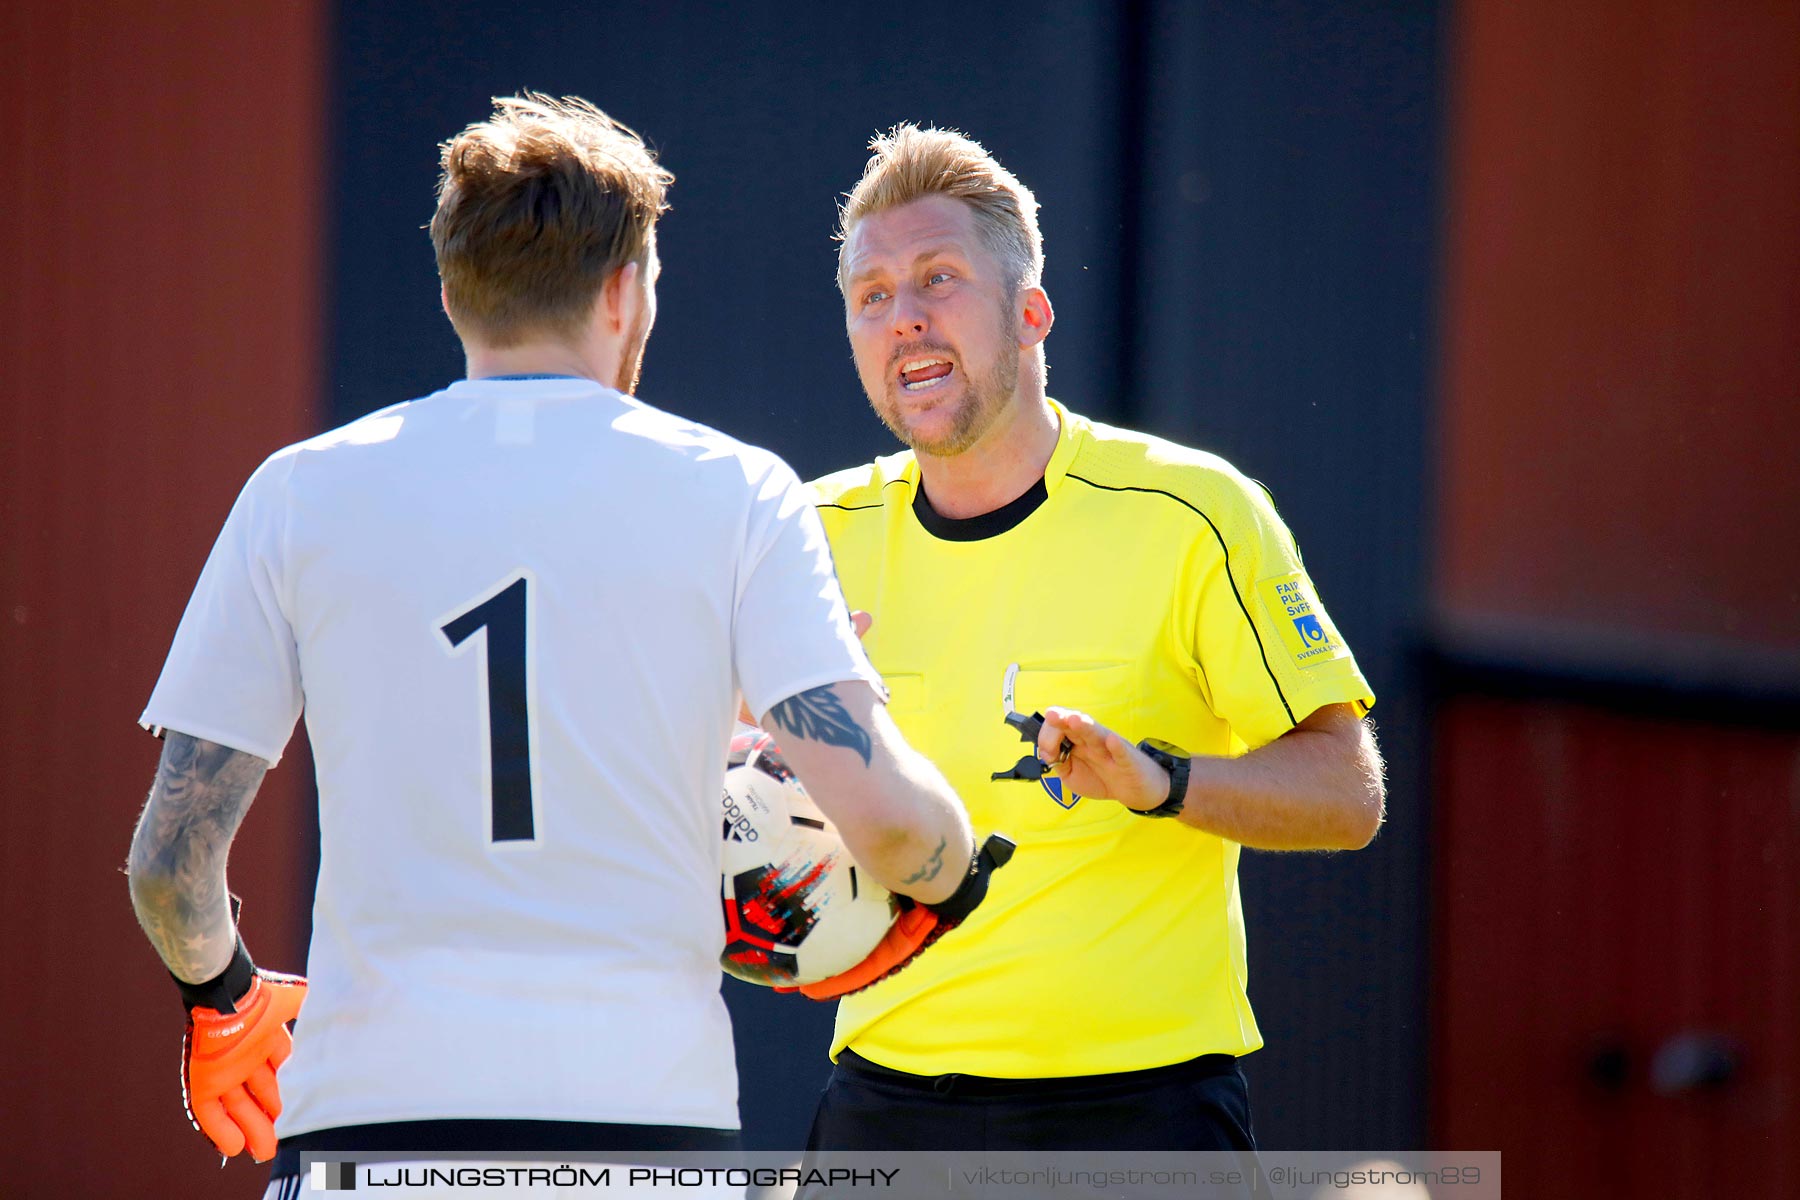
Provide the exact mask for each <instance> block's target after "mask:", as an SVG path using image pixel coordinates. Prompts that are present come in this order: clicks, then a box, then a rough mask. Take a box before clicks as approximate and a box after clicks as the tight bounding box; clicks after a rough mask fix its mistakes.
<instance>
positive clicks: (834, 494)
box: [810, 450, 913, 512]
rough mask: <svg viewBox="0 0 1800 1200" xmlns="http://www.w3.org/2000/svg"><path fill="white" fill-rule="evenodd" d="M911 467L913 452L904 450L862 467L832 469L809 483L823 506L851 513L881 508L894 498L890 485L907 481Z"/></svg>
mask: <svg viewBox="0 0 1800 1200" xmlns="http://www.w3.org/2000/svg"><path fill="white" fill-rule="evenodd" d="M912 468H913V453H912V451H911V450H902V451H901V452H899V453H898V454H888V455H884V456H882V457H881V458H878V459H876V460H875V461H874V462H869V463H863V464H862V465H861V466H856V467H848V468H846V469H844V470H842V471H833V472H832V473H831V474H829V475H824V476H821V477H820V478H818V479H815V480H813V482H812V484H811V485H810V486H811V487H812V491H813V497H814V501H815V503H817V504H818V506H819V507H820V508H830V509H843V510H846V511H849V512H855V511H857V510H859V509H865V508H880V507H881V506H882V504H883V503H885V502H886V501H887V500H889V499H890V498H891V497H890V496H889V494H888V491H887V489H888V487H889V486H891V485H893V484H900V483H905V482H906V480H907V478H908V476H909V474H910V471H911V469H912Z"/></svg>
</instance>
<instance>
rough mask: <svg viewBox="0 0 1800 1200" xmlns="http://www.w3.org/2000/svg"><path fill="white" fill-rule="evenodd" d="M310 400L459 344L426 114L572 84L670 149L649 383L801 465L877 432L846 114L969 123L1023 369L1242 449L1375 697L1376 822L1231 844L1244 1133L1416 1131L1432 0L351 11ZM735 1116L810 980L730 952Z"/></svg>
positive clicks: (373, 388)
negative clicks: (1247, 1033)
mask: <svg viewBox="0 0 1800 1200" xmlns="http://www.w3.org/2000/svg"><path fill="white" fill-rule="evenodd" d="M339 23H340V32H339V37H338V41H337V61H336V101H335V103H336V112H335V118H334V119H335V127H336V137H335V141H334V144H335V146H336V148H337V153H338V156H339V158H338V162H339V166H340V171H339V187H338V191H337V194H336V206H335V214H334V215H335V234H334V239H333V240H334V245H335V249H336V255H337V261H338V270H337V277H336V284H335V288H334V291H333V303H332V306H331V316H332V323H333V337H334V340H335V347H336V353H335V358H334V362H333V370H332V380H331V384H332V393H331V403H332V409H333V413H334V416H335V417H336V418H337V419H348V418H351V417H354V416H356V415H359V414H361V413H363V412H366V411H369V410H371V409H373V408H376V407H380V406H382V405H385V404H389V403H392V402H394V401H396V400H399V399H404V398H406V397H408V396H411V395H415V394H419V393H422V392H425V391H429V390H431V389H434V388H436V387H439V386H442V385H443V384H444V383H445V382H447V381H448V380H450V379H452V378H455V377H457V376H458V375H460V373H461V360H460V355H459V353H458V350H457V346H456V343H455V340H454V338H453V336H452V333H451V330H450V328H449V326H448V324H447V323H446V322H445V321H444V320H443V318H442V316H441V314H440V313H438V311H437V310H436V305H435V296H436V290H437V285H436V280H435V276H434V273H433V268H432V262H431V255H430V248H429V243H428V241H427V240H426V238H425V235H424V234H423V233H422V232H421V230H420V226H421V225H423V224H424V223H425V221H426V220H427V219H428V218H429V216H430V213H431V208H432V186H433V182H434V178H435V172H436V161H435V153H434V150H433V146H434V143H436V142H437V141H439V140H440V139H442V138H444V137H446V136H448V135H450V134H451V133H453V132H454V131H455V130H457V129H458V128H460V127H461V126H462V125H463V124H465V123H466V122H468V121H470V120H474V119H477V118H479V117H480V116H482V115H484V113H485V111H486V102H487V98H488V97H489V96H491V95H494V94H497V93H505V92H512V91H515V90H518V89H520V88H523V87H532V88H536V89H539V90H544V91H550V92H574V93H578V94H581V95H584V96H587V97H588V98H590V99H592V100H594V101H595V102H596V103H598V104H600V105H601V106H602V107H603V108H606V109H607V110H608V111H610V112H612V113H614V114H615V115H616V116H619V117H621V118H622V119H624V120H626V121H627V122H629V123H631V124H633V125H635V126H637V127H638V128H640V129H641V130H643V131H644V132H645V133H646V134H647V135H648V136H649V137H650V139H651V140H652V141H653V142H654V143H655V144H656V145H657V146H658V147H659V148H660V150H661V152H662V154H663V157H664V161H665V162H666V164H667V165H668V166H669V167H670V168H671V169H673V170H674V171H675V173H676V175H677V177H678V179H677V183H676V186H675V190H674V193H673V201H674V205H675V208H674V211H673V212H671V213H670V214H669V216H668V218H667V219H666V220H665V222H664V224H663V226H662V229H661V231H660V236H659V247H660V250H661V253H662V255H663V259H664V265H665V270H664V274H663V279H662V283H661V285H660V288H659V292H660V301H661V309H660V313H659V316H658V325H657V332H656V336H655V337H654V338H652V340H651V343H650V351H649V356H648V358H647V361H646V367H645V376H644V384H643V389H642V391H643V395H644V398H645V399H646V400H648V401H650V402H652V403H655V404H658V405H661V406H662V407H665V408H669V409H672V410H674V411H677V412H680V413H682V414H684V415H687V416H691V417H694V418H696V419H698V420H701V421H705V422H707V423H710V424H713V425H716V426H718V427H719V428H722V429H724V430H726V431H728V432H731V433H734V434H737V435H739V436H742V437H745V438H747V439H749V440H753V441H758V442H761V443H764V444H766V445H769V446H772V447H773V448H774V449H776V450H778V451H779V452H781V453H782V454H784V455H785V456H787V457H788V458H789V460H790V461H791V462H793V463H794V465H795V466H796V467H797V468H798V469H799V470H800V471H801V473H802V474H816V473H820V472H823V471H825V470H828V469H833V468H836V467H840V466H844V465H848V464H850V463H853V462H856V461H859V460H862V459H866V458H868V457H871V456H872V455H874V454H877V453H885V452H887V451H889V450H890V449H892V448H893V447H892V443H891V442H890V441H889V439H888V437H887V435H886V433H885V432H884V431H883V430H882V429H881V427H880V426H879V424H878V423H877V422H876V421H875V419H874V418H873V417H872V416H871V415H870V414H869V413H868V410H867V406H866V403H865V402H864V400H863V399H862V396H861V393H860V390H859V389H858V386H857V383H856V380H855V377H854V375H853V373H852V372H851V370H850V367H849V356H848V351H847V347H846V344H845V342H844V338H843V328H842V312H841V309H840V307H839V302H838V297H837V293H836V290H835V287H834V283H833V266H834V253H835V250H834V244H833V243H832V242H831V241H830V240H829V234H830V231H831V228H832V224H833V213H834V210H833V203H834V199H835V197H836V196H837V195H838V194H839V193H841V192H842V191H844V190H845V189H847V188H848V187H849V186H850V185H851V184H852V183H853V182H854V180H855V178H856V176H857V174H858V173H859V172H860V170H861V166H862V163H863V161H864V159H865V157H866V153H865V151H864V148H863V147H864V143H865V142H866V140H867V138H868V137H869V135H870V134H871V133H873V132H875V131H876V130H877V129H879V128H882V127H885V126H887V125H889V124H891V123H892V122H894V121H897V120H901V119H912V120H918V121H921V122H935V123H939V124H947V125H954V126H958V127H961V128H963V129H965V130H966V131H968V132H970V133H971V134H973V135H974V136H976V137H977V138H978V139H980V140H981V141H983V142H984V143H985V144H986V145H987V146H988V147H989V148H990V149H992V150H993V151H994V152H995V153H996V154H997V155H998V156H999V157H1000V159H1001V160H1002V161H1003V162H1005V163H1006V164H1007V165H1008V166H1009V167H1011V168H1012V169H1013V170H1014V171H1015V172H1017V173H1018V175H1019V176H1020V177H1021V178H1022V179H1024V180H1025V182H1026V183H1027V184H1029V185H1030V186H1031V187H1032V188H1033V189H1034V190H1035V191H1036V192H1037V194H1038V196H1039V199H1040V200H1041V201H1042V202H1043V204H1044V211H1043V224H1044V231H1045V235H1046V244H1047V253H1048V269H1047V274H1046V287H1047V289H1048V291H1049V292H1050V295H1051V297H1052V299H1053V301H1054V303H1055V305H1056V308H1057V318H1058V319H1057V327H1056V332H1055V334H1054V336H1053V337H1052V339H1051V342H1050V347H1049V358H1050V363H1051V368H1052V370H1051V391H1052V393H1053V394H1054V395H1056V396H1057V397H1058V398H1059V399H1062V400H1064V401H1066V402H1068V403H1069V404H1071V405H1072V406H1074V407H1075V408H1077V409H1078V410H1080V411H1082V412H1085V413H1087V414H1089V415H1091V416H1095V417H1099V418H1102V419H1113V420H1120V421H1124V422H1127V423H1132V424H1136V425H1139V426H1141V427H1143V428H1147V429H1150V430H1152V431H1154V432H1158V433H1163V434H1167V435H1169V436H1173V437H1176V438H1178V439H1180V440H1183V441H1187V442H1190V443H1193V444H1198V445H1201V446H1204V447H1207V448H1209V449H1214V450H1217V451H1220V452H1221V453H1224V454H1225V455H1227V456H1228V457H1231V458H1233V459H1234V460H1235V461H1237V462H1238V463H1239V465H1240V466H1242V467H1244V469H1246V470H1247V471H1249V472H1250V473H1251V474H1253V475H1256V476H1257V477H1258V478H1260V479H1262V480H1263V481H1264V482H1265V483H1267V484H1268V485H1269V486H1270V487H1271V488H1272V489H1273V490H1274V493H1275V495H1276V497H1277V499H1278V500H1279V501H1280V503H1281V505H1282V508H1283V511H1284V513H1285V514H1286V515H1287V516H1288V518H1289V520H1290V522H1291V523H1292V525H1293V526H1294V528H1295V531H1296V533H1297V534H1298V536H1299V537H1300V540H1301V544H1302V545H1303V546H1304V547H1305V548H1306V549H1307V551H1308V554H1309V558H1308V562H1309V565H1310V566H1311V568H1312V570H1313V572H1314V575H1315V578H1316V580H1317V582H1318V584H1319V587H1320V589H1321V591H1322V592H1323V594H1324V596H1325V597H1326V600H1327V603H1328V604H1329V605H1330V607H1331V609H1332V612H1333V615H1334V617H1335V618H1336V619H1337V622H1338V624H1339V625H1340V626H1341V627H1342V628H1343V630H1344V631H1345V633H1346V635H1347V636H1348V637H1349V638H1350V639H1351V641H1352V644H1353V645H1356V646H1357V647H1359V650H1360V653H1359V657H1360V658H1361V659H1362V661H1363V663H1364V666H1365V669H1366V670H1367V672H1368V674H1369V675H1370V678H1371V681H1372V682H1373V683H1374V686H1375V688H1376V690H1377V691H1378V692H1379V693H1380V694H1381V696H1382V707H1381V708H1380V709H1378V714H1379V716H1380V717H1381V720H1382V724H1383V730H1384V738H1385V739H1386V744H1387V746H1388V749H1389V753H1390V757H1391V758H1392V760H1393V767H1394V796H1393V811H1394V813H1395V819H1394V821H1393V824H1392V827H1391V828H1390V829H1389V831H1388V832H1387V833H1385V834H1384V835H1383V838H1382V840H1381V842H1379V843H1378V848H1377V849H1375V850H1373V851H1369V852H1365V853H1364V854H1360V855H1355V856H1343V857H1339V858H1326V857H1320V856H1271V855H1256V856H1250V857H1249V858H1248V859H1247V861H1246V865H1245V868H1244V878H1245V890H1246V896H1247V900H1246V905H1247V909H1248V914H1249V921H1250V925H1251V964H1252V966H1251V971H1252V983H1251V995H1252V999H1253V1000H1254V1002H1255V1003H1256V1005H1257V1009H1258V1012H1259V1015H1260V1017H1261V1020H1262V1022H1263V1027H1264V1031H1265V1034H1266V1035H1267V1036H1268V1039H1269V1047H1268V1048H1267V1049H1265V1050H1263V1051H1261V1052H1259V1053H1258V1054H1257V1055H1255V1056H1254V1057H1253V1058H1252V1059H1250V1060H1249V1066H1248V1069H1249V1074H1250V1075H1251V1078H1252V1086H1253V1087H1254V1088H1255V1089H1256V1093H1257V1099H1258V1105H1259V1108H1258V1121H1259V1126H1260V1131H1261V1132H1262V1134H1263V1136H1264V1138H1265V1140H1266V1141H1267V1142H1268V1143H1269V1144H1271V1145H1274V1146H1307V1147H1326V1146H1349V1145H1356V1144H1360V1145H1389V1146H1410V1145H1415V1144H1419V1143H1420V1142H1421V1141H1422V1128H1421V1120H1422V1118H1421V1111H1422V1104H1423V1100H1422V1084H1421V1080H1420V1075H1419V1071H1420V1069H1421V1066H1422V1037H1423V1033H1422V1030H1421V1026H1420V1008H1421V1004H1422V998H1421V995H1420V993H1419V986H1420V978H1419V975H1420V972H1421V970H1422V967H1421V966H1420V965H1419V963H1420V952H1421V934H1420V916H1419V910H1418V905H1419V903H1420V899H1419V897H1420V894H1421V892H1422V888H1421V886H1420V884H1421V880H1422V877H1423V876H1422V869H1421V866H1420V864H1419V861H1418V859H1419V847H1420V845H1421V842H1420V840H1419V821H1420V811H1419V809H1420V803H1421V801H1420V798H1419V795H1418V786H1417V784H1418V772H1417V768H1416V759H1417V745H1418V740H1417V737H1416V735H1415V733H1414V732H1413V730H1414V728H1415V727H1416V724H1417V721H1418V711H1417V701H1416V688H1415V687H1414V686H1413V682H1412V680H1411V679H1410V677H1409V676H1408V674H1407V673H1406V671H1405V668H1404V665H1403V664H1404V657H1403V656H1402V655H1401V654H1400V653H1399V649H1400V647H1401V645H1402V641H1403V638H1404V635H1405V632H1406V631H1407V630H1408V629H1409V628H1411V626H1412V624H1413V623H1414V620H1415V616H1416V613H1415V600H1416V598H1417V596H1418V595H1419V594H1420V593H1421V591H1422V583H1421V580H1420V577H1419V570H1420V565H1419V564H1420V554H1419V548H1418V547H1419V538H1418V533H1417V518H1418V509H1419V501H1420V494H1419V489H1420V484H1419V480H1420V479H1421V478H1422V476H1423V469H1422V462H1421V457H1420V453H1421V452H1420V443H1421V432H1420V431H1421V429H1422V428H1423V423H1424V406H1425V396H1424V390H1425V381H1426V378H1427V373H1428V371H1427V363H1428V355H1429V342H1430V338H1429V329H1428V322H1427V313H1428V309H1429V292H1430V284H1429V279H1430V254H1431V243H1432V229H1433V216H1432V210H1431V207H1430V206H1431V201H1432V173H1433V163H1434V136H1435V135H1434V121H1433V118H1432V114H1431V107H1432V103H1433V97H1434V95H1435V87H1436V83H1435V69H1436V68H1435V61H1436V36H1437V24H1438V19H1437V16H1436V9H1435V7H1434V6H1430V5H1415V6H1388V5H1374V4H1356V5H1343V6H1318V5H1307V4H1299V3H1266V4H1255V5H1207V6H1201V5H1188V4H1181V3H1175V2H1173V0H1166V2H1161V3H1158V2H1154V0H1131V2H1128V3H1123V4H1100V3H1076V2H1071V0H1053V2H1051V3H1036V4H1030V5H1027V4H1021V3H1001V4H992V5H981V6H968V5H962V4H944V3H923V4H914V5H910V6H906V7H904V8H899V9H870V8H865V7H861V6H839V5H816V4H801V5H787V6H782V7H780V8H779V9H777V8H774V7H769V8H765V9H763V10H762V11H761V12H755V13H747V12H745V11H743V10H742V9H740V8H738V7H737V6H731V5H724V4H717V5H705V4H692V3H688V4H669V5H661V6H656V7H654V8H652V7H650V6H640V5H628V4H605V3H602V4H594V5H590V6H586V7H581V8H571V7H569V6H564V5H555V6H552V5H522V6H511V7H508V8H506V9H504V10H496V9H494V8H493V7H492V6H487V5H477V4H474V3H469V2H467V0H458V2H453V3H445V4H439V5H436V6H434V7H433V8H431V9H430V10H429V14H428V15H427V14H425V13H423V12H422V11H421V10H420V9H418V8H417V7H415V6H412V5H392V4H355V5H344V6H343V11H342V12H341V13H340V18H339ZM728 996H729V999H730V1001H731V1003H732V1006H733V1009H734V1014H735V1018H736V1021H737V1028H738V1034H739V1058H740V1063H741V1065H742V1067H743V1071H744V1091H745V1096H746V1098H747V1102H746V1104H745V1121H746V1132H747V1136H748V1138H749V1139H750V1140H751V1142H752V1143H753V1144H763V1145H780V1146H789V1147H791V1146H795V1145H797V1144H798V1143H799V1141H800V1140H801V1138H802V1136H803V1134H804V1130H805V1122H806V1119H807V1117H808V1115H809V1114H810V1110H811V1106H812V1102H813V1096H814V1092H815V1090H816V1087H817V1086H818V1084H819V1083H820V1082H822V1079H823V1076H824V1072H825V1064H824V1061H823V1047H824V1041H825V1036H826V1032H827V1030H828V1026H829V1011H828V1010H826V1009H825V1008H823V1007H822V1006H821V1007H817V1008H813V1007H809V1006H806V1005H803V1004H800V1003H799V1002H797V1001H788V1000H783V999H780V998H776V997H773V996H770V995H768V994H765V993H761V992H757V991H754V990H753V989H748V988H739V987H737V986H736V985H735V984H734V985H732V987H731V989H730V991H729V993H728Z"/></svg>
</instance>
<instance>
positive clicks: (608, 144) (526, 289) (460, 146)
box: [431, 92, 675, 347]
mask: <svg viewBox="0 0 1800 1200" xmlns="http://www.w3.org/2000/svg"><path fill="white" fill-rule="evenodd" d="M442 150H443V157H442V159H441V165H442V167H443V176H442V177H441V178H440V179H439V181H438V206H437V212H436V214H435V215H433V217H432V218H431V244H432V246H433V248H434V249H435V250H436V251H437V263H438V274H439V275H440V276H441V277H442V279H443V282H444V300H445V305H444V306H445V308H446V309H447V310H448V312H449V315H450V323H451V324H452V325H454V326H456V331H457V333H458V334H459V335H461V336H462V337H463V338H465V339H467V338H470V337H474V338H476V339H478V340H480V341H482V342H485V343H486V344H488V345H491V346H497V347H504V346H510V345H517V344H518V343H519V342H521V341H523V340H525V339H526V338H527V337H530V336H533V335H542V334H546V333H548V334H550V335H552V336H571V335H575V334H577V333H578V332H579V330H580V327H581V325H582V323H583V322H584V321H585V320H586V319H587V317H588V315H589V314H590V313H591V312H592V311H593V307H594V303H595V301H596V300H598V299H599V296H600V290H601V288H602V287H604V286H605V284H606V281H607V279H608V278H609V277H610V276H611V275H612V274H613V272H615V271H617V270H618V269H619V268H621V267H623V266H624V265H625V264H626V263H630V262H642V261H644V259H645V255H646V253H647V251H648V248H649V243H650V234H651V231H652V230H653V229H654V227H655V225H656V219H657V218H658V217H659V216H661V215H662V214H663V213H664V212H665V211H667V209H668V207H669V205H668V200H667V198H666V197H667V194H668V189H669V185H670V184H671V183H673V182H674V181H675V177H674V176H673V175H671V174H670V173H669V172H668V171H666V170H664V169H663V168H662V167H661V166H660V165H658V163H657V161H656V156H655V155H654V154H653V153H651V151H650V150H649V148H648V147H646V146H645V145H644V143H643V140H642V139H641V138H639V137H638V135H637V134H636V133H634V132H632V131H631V130H630V129H629V128H627V127H626V126H624V125H621V124H620V123H619V122H617V121H615V120H613V119H612V118H611V117H609V116H607V115H606V114H605V113H603V112H601V111H600V110H599V109H598V108H595V107H594V106H593V105H592V104H590V103H588V102H587V101H586V100H583V99H581V98H580V97H578V96H565V97H563V98H562V99H560V100H559V99H555V98H552V97H550V96H545V95H541V94H539V93H537V92H526V93H524V94H523V95H519V96H504V97H496V98H495V99H494V113H493V116H491V117H490V118H488V119H487V120H486V121H480V122H477V123H475V124H473V125H470V126H469V127H468V128H467V129H465V130H463V131H462V132H461V133H459V134H457V135H456V136H455V137H454V138H451V139H450V140H449V141H447V142H445V143H444V144H443V147H442Z"/></svg>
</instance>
